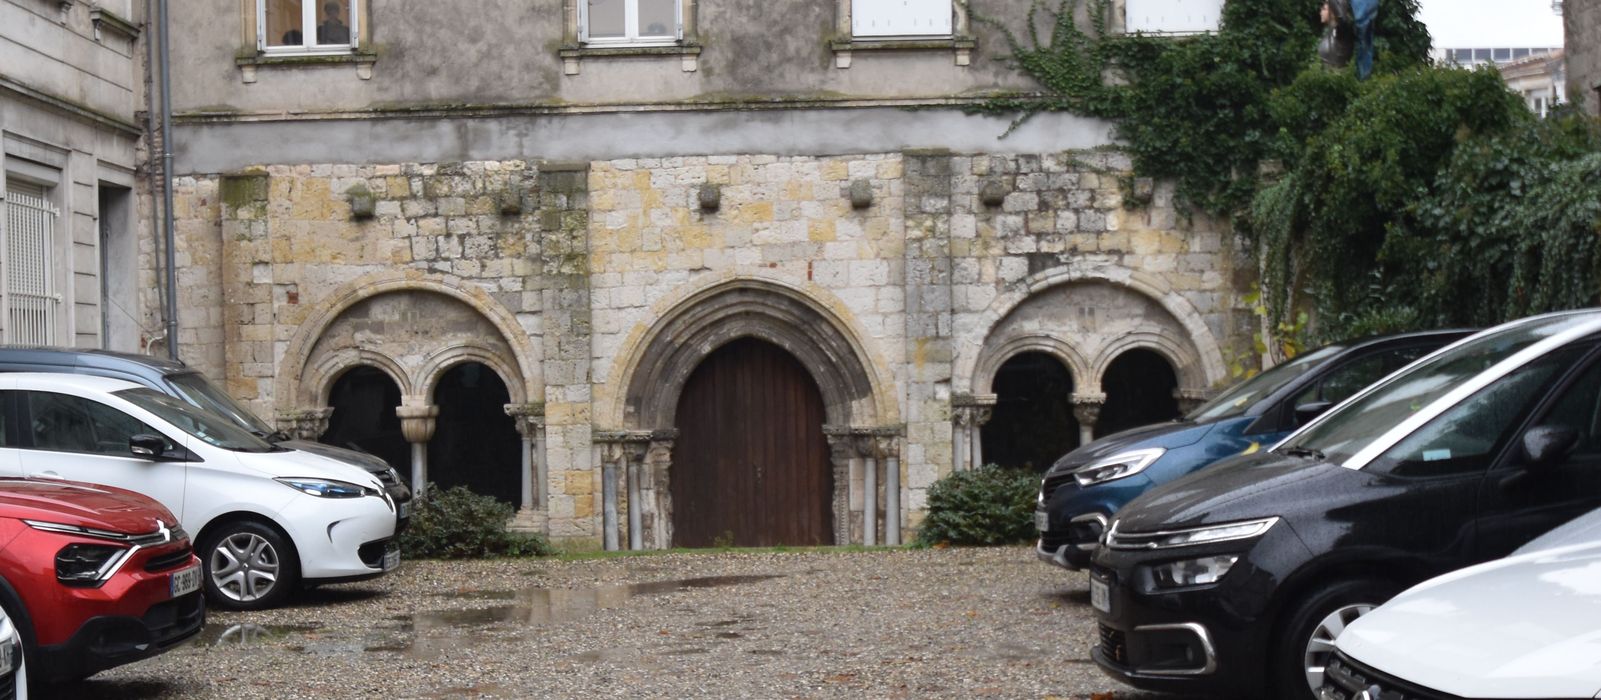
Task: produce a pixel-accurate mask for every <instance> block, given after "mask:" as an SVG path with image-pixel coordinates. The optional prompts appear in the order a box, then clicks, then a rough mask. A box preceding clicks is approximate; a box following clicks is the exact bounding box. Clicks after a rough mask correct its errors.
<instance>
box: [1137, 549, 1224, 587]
mask: <svg viewBox="0 0 1601 700" xmlns="http://www.w3.org/2000/svg"><path fill="white" fill-rule="evenodd" d="M1239 560H1240V558H1239V556H1237V555H1233V554H1229V555H1224V556H1216V557H1201V558H1200V559H1185V560H1184V561H1175V562H1170V563H1167V564H1162V565H1160V566H1153V567H1151V576H1152V577H1153V578H1155V579H1156V585H1157V587H1158V588H1183V587H1185V586H1204V585H1207V584H1209V583H1217V582H1218V580H1219V579H1221V578H1223V575H1224V574H1227V573H1228V572H1229V568H1230V567H1232V566H1234V562H1237V561H1239Z"/></svg>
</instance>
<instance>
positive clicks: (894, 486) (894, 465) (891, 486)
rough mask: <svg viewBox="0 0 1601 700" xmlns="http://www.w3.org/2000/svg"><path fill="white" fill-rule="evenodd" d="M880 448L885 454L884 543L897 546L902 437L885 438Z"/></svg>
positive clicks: (899, 534)
mask: <svg viewBox="0 0 1601 700" xmlns="http://www.w3.org/2000/svg"><path fill="white" fill-rule="evenodd" d="M879 450H880V452H882V453H883V455H884V544H887V545H891V546H895V545H899V544H900V543H901V459H900V455H901V450H900V438H897V437H893V436H891V437H886V438H883V439H882V440H881V441H880V443H879Z"/></svg>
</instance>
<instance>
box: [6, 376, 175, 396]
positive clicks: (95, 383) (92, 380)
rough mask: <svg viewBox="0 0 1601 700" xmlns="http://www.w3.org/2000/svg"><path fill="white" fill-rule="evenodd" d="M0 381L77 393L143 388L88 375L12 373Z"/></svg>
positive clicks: (137, 384)
mask: <svg viewBox="0 0 1601 700" xmlns="http://www.w3.org/2000/svg"><path fill="white" fill-rule="evenodd" d="M0 381H12V382H15V385H14V388H17V389H35V390H58V391H68V392H72V391H77V392H89V393H107V394H109V393H111V392H113V391H121V390H123V389H133V388H137V387H142V386H144V385H143V384H139V383H137V382H130V381H128V380H126V379H114V378H112V377H97V376H94V375H89V374H71V373H67V372H12V373H9V374H6V375H3V377H0Z"/></svg>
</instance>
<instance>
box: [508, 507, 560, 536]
mask: <svg viewBox="0 0 1601 700" xmlns="http://www.w3.org/2000/svg"><path fill="white" fill-rule="evenodd" d="M549 523H550V516H549V515H547V514H546V513H545V511H542V510H532V509H529V508H524V509H522V510H519V511H517V514H516V515H513V516H511V520H510V521H509V522H507V523H506V529H508V530H511V531H512V532H521V533H525V534H534V535H543V534H545V532H546V531H547V528H548V527H549Z"/></svg>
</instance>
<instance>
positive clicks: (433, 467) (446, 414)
mask: <svg viewBox="0 0 1601 700" xmlns="http://www.w3.org/2000/svg"><path fill="white" fill-rule="evenodd" d="M508 403H511V392H510V391H508V390H507V389H506V382H505V381H504V380H502V379H501V378H500V375H498V374H496V373H495V371H494V370H493V369H490V368H489V367H488V366H487V365H484V364H481V363H478V362H467V363H463V364H460V365H456V366H455V367H452V368H450V370H449V371H447V372H445V376H443V377H440V379H439V385H438V386H436V387H435V388H434V405H436V406H438V407H439V419H438V422H437V423H435V427H434V437H433V439H432V440H429V441H428V480H429V481H432V482H433V483H434V484H435V485H436V486H439V487H442V488H450V487H453V486H466V487H467V488H468V489H471V490H472V491H473V492H474V493H479V494H483V495H486V496H494V497H495V498H498V499H500V500H502V501H505V502H507V503H510V504H513V505H517V503H518V501H519V497H520V492H521V490H522V471H521V470H522V455H521V454H520V453H519V450H521V449H522V437H521V436H520V435H518V434H517V423H516V419H514V418H512V417H511V416H508V415H506V404H508Z"/></svg>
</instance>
